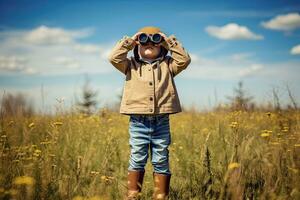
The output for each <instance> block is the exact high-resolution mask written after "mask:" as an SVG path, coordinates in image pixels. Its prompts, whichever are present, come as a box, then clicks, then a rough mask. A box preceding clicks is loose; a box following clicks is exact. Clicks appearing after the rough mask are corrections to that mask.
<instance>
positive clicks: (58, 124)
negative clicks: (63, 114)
mask: <svg viewBox="0 0 300 200" xmlns="http://www.w3.org/2000/svg"><path fill="white" fill-rule="evenodd" d="M53 125H54V126H61V125H63V123H62V122H53Z"/></svg>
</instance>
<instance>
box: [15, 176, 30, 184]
mask: <svg viewBox="0 0 300 200" xmlns="http://www.w3.org/2000/svg"><path fill="white" fill-rule="evenodd" d="M13 183H14V184H15V185H34V184H35V180H34V178H32V177H30V176H18V177H16V178H15V179H14V180H13Z"/></svg>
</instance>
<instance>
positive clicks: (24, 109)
mask: <svg viewBox="0 0 300 200" xmlns="http://www.w3.org/2000/svg"><path fill="white" fill-rule="evenodd" d="M89 83H90V81H89V80H88V78H86V81H85V83H84V85H83V87H82V94H81V97H80V98H79V99H77V98H76V103H75V104H76V112H79V113H83V114H85V115H92V114H95V113H97V112H98V111H100V109H97V104H98V101H97V95H98V92H97V91H94V90H93V89H92V88H91V87H90V84H89ZM286 91H287V93H288V97H289V99H290V103H289V104H288V105H287V106H286V107H285V108H283V106H282V105H281V103H280V98H279V95H278V92H277V91H276V90H275V89H274V88H273V90H272V96H273V102H268V104H267V105H258V104H256V103H255V102H254V101H253V99H254V97H253V96H251V95H249V94H248V92H247V91H246V90H245V89H244V84H243V82H242V81H239V82H238V84H237V87H235V88H234V89H233V95H232V96H226V98H227V99H228V102H227V103H221V104H218V105H217V106H215V107H214V108H213V111H239V110H241V111H256V110H261V111H280V110H298V109H299V107H298V105H297V102H296V100H295V98H294V96H293V94H292V92H291V90H290V88H289V87H288V86H286ZM121 98H122V96H121V95H118V102H117V103H113V102H112V104H111V105H110V107H106V108H105V109H108V110H112V111H118V108H119V106H120V102H121ZM183 110H185V109H183ZM34 114H36V111H35V109H34V106H33V102H32V101H31V100H29V99H28V97H27V96H26V95H25V94H23V93H17V94H11V93H8V92H4V93H3V95H2V98H1V108H0V115H1V117H4V116H19V115H22V116H25V117H29V116H32V115H34Z"/></svg>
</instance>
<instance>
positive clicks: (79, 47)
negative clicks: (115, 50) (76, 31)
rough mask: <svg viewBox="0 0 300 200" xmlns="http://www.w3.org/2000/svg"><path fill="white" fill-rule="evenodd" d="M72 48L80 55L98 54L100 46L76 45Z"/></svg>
mask: <svg viewBox="0 0 300 200" xmlns="http://www.w3.org/2000/svg"><path fill="white" fill-rule="evenodd" d="M74 48H75V49H76V50H78V51H80V52H82V53H100V51H101V50H102V49H101V47H100V46H97V45H94V44H76V45H74Z"/></svg>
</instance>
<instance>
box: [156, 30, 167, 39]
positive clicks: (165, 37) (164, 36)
mask: <svg viewBox="0 0 300 200" xmlns="http://www.w3.org/2000/svg"><path fill="white" fill-rule="evenodd" d="M158 33H159V34H160V35H161V36H162V37H163V38H164V40H165V41H167V39H168V36H166V34H164V33H163V32H158Z"/></svg>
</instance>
